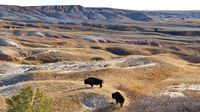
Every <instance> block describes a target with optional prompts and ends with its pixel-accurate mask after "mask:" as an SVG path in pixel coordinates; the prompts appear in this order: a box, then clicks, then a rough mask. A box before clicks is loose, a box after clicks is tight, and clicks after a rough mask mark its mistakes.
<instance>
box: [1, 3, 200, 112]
mask: <svg viewBox="0 0 200 112" xmlns="http://www.w3.org/2000/svg"><path fill="white" fill-rule="evenodd" d="M0 18H1V21H0V104H1V105H0V112H6V110H7V105H6V98H10V97H12V96H13V95H15V94H17V93H18V92H19V90H20V88H22V87H24V86H27V85H31V86H32V87H33V89H37V88H39V89H40V90H42V91H43V92H44V94H45V95H46V96H47V97H48V98H52V101H53V112H199V111H200V108H199V107H200V76H199V74H200V29H199V27H200V25H199V23H200V19H199V14H198V11H183V12H181V11H149V12H145V11H130V10H121V9H110V8H85V7H82V6H38V7H19V6H0ZM88 77H97V78H100V79H102V80H103V82H104V83H103V87H102V88H99V86H96V85H94V87H93V88H91V87H90V85H85V84H84V79H86V78H88ZM116 91H118V92H120V93H121V94H122V95H123V96H124V98H125V103H124V105H123V106H122V107H120V105H119V104H116V103H115V101H114V100H113V99H112V96H111V95H112V93H114V92H116Z"/></svg>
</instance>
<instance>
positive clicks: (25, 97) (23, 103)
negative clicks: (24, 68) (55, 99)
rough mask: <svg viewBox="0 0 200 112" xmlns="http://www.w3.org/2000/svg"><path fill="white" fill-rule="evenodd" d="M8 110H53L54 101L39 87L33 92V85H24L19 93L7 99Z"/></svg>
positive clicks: (25, 111) (46, 111)
mask: <svg viewBox="0 0 200 112" xmlns="http://www.w3.org/2000/svg"><path fill="white" fill-rule="evenodd" d="M6 104H7V105H8V110H7V112H51V111H52V102H51V100H50V99H47V98H46V96H44V94H43V92H42V91H40V90H39V89H37V90H36V92H35V93H34V92H33V89H32V87H31V86H28V87H24V88H22V89H21V90H20V92H19V94H18V95H15V96H13V97H12V98H10V99H6Z"/></svg>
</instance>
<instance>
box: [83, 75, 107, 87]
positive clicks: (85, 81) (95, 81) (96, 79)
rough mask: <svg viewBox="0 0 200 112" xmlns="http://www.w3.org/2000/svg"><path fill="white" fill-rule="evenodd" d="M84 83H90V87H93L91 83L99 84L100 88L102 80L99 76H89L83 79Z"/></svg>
mask: <svg viewBox="0 0 200 112" xmlns="http://www.w3.org/2000/svg"><path fill="white" fill-rule="evenodd" d="M84 83H85V84H89V85H91V87H93V85H100V88H102V84H103V80H101V79H99V78H94V77H89V78H87V79H85V80H84Z"/></svg>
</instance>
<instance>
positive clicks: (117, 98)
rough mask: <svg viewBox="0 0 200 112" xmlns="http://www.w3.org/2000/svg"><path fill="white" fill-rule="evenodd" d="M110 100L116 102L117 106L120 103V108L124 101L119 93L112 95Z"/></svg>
mask: <svg viewBox="0 0 200 112" xmlns="http://www.w3.org/2000/svg"><path fill="white" fill-rule="evenodd" d="M112 98H113V99H115V100H116V103H117V104H118V103H120V105H121V107H122V106H123V104H124V101H125V99H124V97H123V96H122V95H121V93H120V92H115V93H113V94H112Z"/></svg>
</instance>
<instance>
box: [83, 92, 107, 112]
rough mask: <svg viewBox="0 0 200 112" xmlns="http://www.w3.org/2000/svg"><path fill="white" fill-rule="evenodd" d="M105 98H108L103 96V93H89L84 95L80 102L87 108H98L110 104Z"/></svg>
mask: <svg viewBox="0 0 200 112" xmlns="http://www.w3.org/2000/svg"><path fill="white" fill-rule="evenodd" d="M107 99H108V98H106V97H104V96H103V95H99V94H96V93H91V94H88V95H86V96H85V97H84V98H83V99H82V102H83V104H84V105H85V106H86V107H88V108H91V109H98V108H105V107H107V106H108V105H109V104H110V103H109V101H108V100H107Z"/></svg>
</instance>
